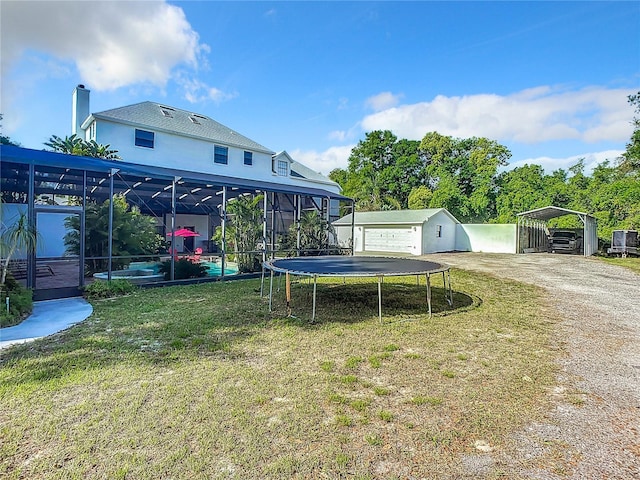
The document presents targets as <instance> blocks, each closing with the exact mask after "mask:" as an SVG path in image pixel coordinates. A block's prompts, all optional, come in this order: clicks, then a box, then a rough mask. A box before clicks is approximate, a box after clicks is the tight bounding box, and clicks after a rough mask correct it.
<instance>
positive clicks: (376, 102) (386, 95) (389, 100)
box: [365, 92, 403, 112]
mask: <svg viewBox="0 0 640 480" xmlns="http://www.w3.org/2000/svg"><path fill="white" fill-rule="evenodd" d="M402 97H403V95H402V94H398V95H394V94H393V93H391V92H382V93H379V94H377V95H374V96H373V97H369V98H367V99H366V100H365V105H366V106H367V107H369V108H370V109H371V110H373V111H374V112H379V111H381V110H386V109H388V108H392V107H395V106H396V105H398V103H400V99H401V98H402Z"/></svg>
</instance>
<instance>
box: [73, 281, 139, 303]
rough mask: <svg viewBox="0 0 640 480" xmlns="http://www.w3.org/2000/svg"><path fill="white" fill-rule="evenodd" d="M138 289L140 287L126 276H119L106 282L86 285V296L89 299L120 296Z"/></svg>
mask: <svg viewBox="0 0 640 480" xmlns="http://www.w3.org/2000/svg"><path fill="white" fill-rule="evenodd" d="M137 289H138V287H136V286H135V285H134V284H133V283H131V282H130V281H129V280H125V279H124V278H118V279H115V280H109V281H106V282H102V281H95V282H93V283H91V284H90V285H87V286H86V287H84V297H85V298H87V299H89V300H96V299H99V298H112V297H119V296H122V295H128V294H129V293H132V292H135V291H136V290H137Z"/></svg>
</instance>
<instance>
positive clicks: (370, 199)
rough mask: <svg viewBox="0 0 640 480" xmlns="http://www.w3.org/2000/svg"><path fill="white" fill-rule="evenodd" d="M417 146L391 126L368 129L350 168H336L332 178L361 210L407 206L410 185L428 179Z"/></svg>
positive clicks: (352, 158)
mask: <svg viewBox="0 0 640 480" xmlns="http://www.w3.org/2000/svg"><path fill="white" fill-rule="evenodd" d="M418 147H419V142H417V141H415V140H404V139H403V140H398V138H397V137H396V136H395V135H393V133H391V131H389V130H384V131H382V130H376V131H373V132H369V133H367V134H366V136H365V139H364V140H361V141H360V142H358V145H356V146H355V147H354V148H353V150H352V151H351V155H350V156H349V166H348V168H347V170H343V169H335V170H333V171H332V172H331V173H330V174H329V178H331V179H332V180H333V181H335V182H337V183H338V184H339V185H340V186H341V187H342V191H343V193H344V194H345V195H347V196H350V197H352V198H353V199H354V200H355V201H356V206H357V208H358V209H359V210H385V209H400V208H406V207H407V201H408V198H409V193H410V192H411V189H412V188H414V187H417V186H418V185H422V184H424V182H425V179H424V164H423V162H422V160H421V158H420V155H419V151H418Z"/></svg>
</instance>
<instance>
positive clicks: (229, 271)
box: [129, 262, 238, 277]
mask: <svg viewBox="0 0 640 480" xmlns="http://www.w3.org/2000/svg"><path fill="white" fill-rule="evenodd" d="M200 265H202V266H203V267H205V268H206V269H207V276H208V277H219V276H221V272H222V268H221V265H220V263H218V262H200ZM129 269H149V270H153V273H154V274H157V273H159V271H160V264H159V263H157V262H131V264H130V265H129ZM237 273H238V266H237V265H236V264H235V263H229V262H227V263H226V264H225V268H224V274H225V275H237Z"/></svg>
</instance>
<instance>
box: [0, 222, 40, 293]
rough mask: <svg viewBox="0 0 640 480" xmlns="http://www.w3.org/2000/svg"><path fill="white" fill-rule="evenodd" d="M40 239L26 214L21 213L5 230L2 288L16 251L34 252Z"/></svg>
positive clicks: (0, 240)
mask: <svg viewBox="0 0 640 480" xmlns="http://www.w3.org/2000/svg"><path fill="white" fill-rule="evenodd" d="M40 239H41V236H40V234H39V233H38V232H37V231H36V229H35V227H33V226H32V225H29V219H28V218H27V214H26V213H25V212H20V213H19V214H18V217H17V219H16V221H15V222H13V223H12V224H11V225H9V226H8V227H6V228H5V229H4V231H3V232H2V235H0V258H2V265H1V270H2V274H1V276H0V287H4V285H5V282H6V280H7V271H8V269H9V261H10V260H11V257H13V255H14V254H15V252H16V250H26V251H27V252H33V251H35V249H36V246H37V244H38V241H39V240H40Z"/></svg>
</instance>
